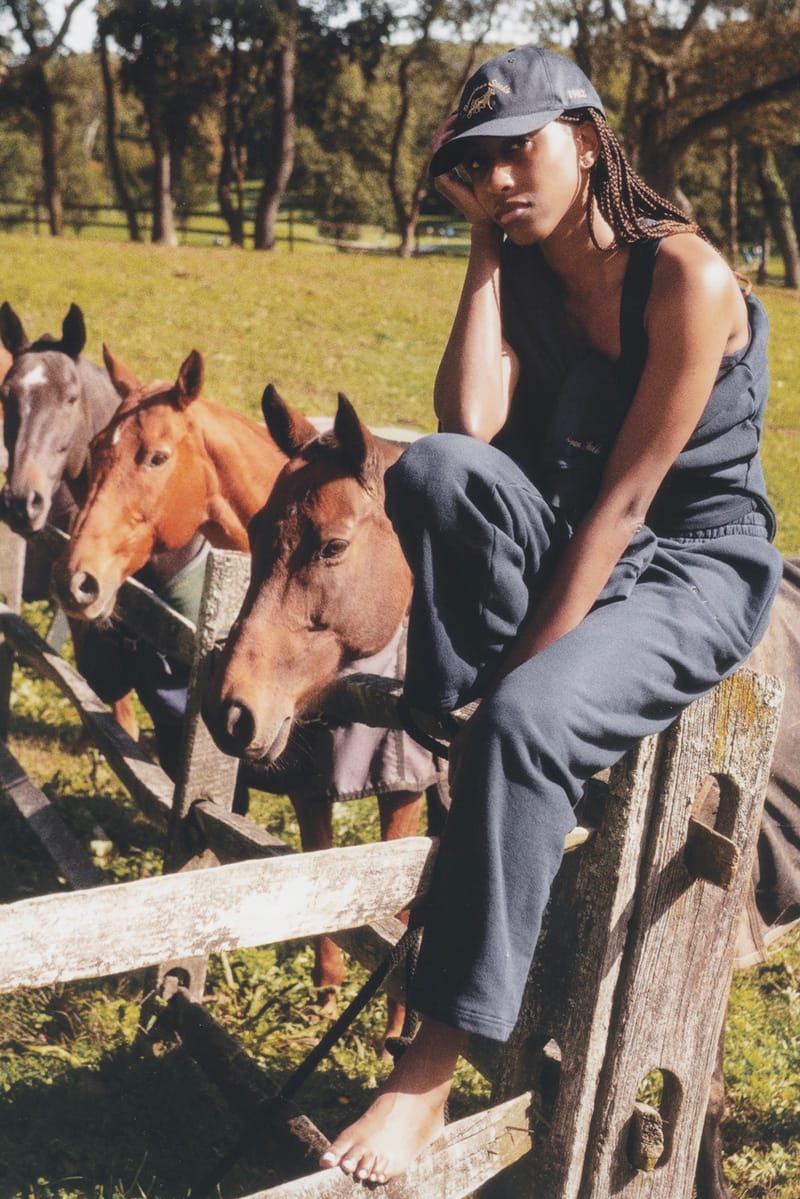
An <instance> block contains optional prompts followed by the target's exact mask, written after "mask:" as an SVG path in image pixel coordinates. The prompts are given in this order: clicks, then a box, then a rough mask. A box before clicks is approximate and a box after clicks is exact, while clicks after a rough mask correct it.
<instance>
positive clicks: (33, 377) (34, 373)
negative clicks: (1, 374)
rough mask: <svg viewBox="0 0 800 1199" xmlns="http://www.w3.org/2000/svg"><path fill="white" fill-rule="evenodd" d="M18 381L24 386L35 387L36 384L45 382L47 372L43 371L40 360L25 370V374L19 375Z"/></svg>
mask: <svg viewBox="0 0 800 1199" xmlns="http://www.w3.org/2000/svg"><path fill="white" fill-rule="evenodd" d="M19 382H20V383H21V384H23V385H24V386H25V387H37V386H38V385H40V384H43V383H46V382H47V372H46V371H45V369H44V367H43V366H42V364H41V362H37V363H36V365H35V366H32V367H31V369H30V370H29V371H26V372H25V374H24V375H22V376H21V378H20V380H19Z"/></svg>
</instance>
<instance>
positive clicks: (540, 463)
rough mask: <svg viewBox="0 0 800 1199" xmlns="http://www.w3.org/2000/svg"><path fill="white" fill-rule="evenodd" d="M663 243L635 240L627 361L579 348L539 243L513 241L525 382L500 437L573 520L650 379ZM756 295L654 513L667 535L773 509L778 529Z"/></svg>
mask: <svg viewBox="0 0 800 1199" xmlns="http://www.w3.org/2000/svg"><path fill="white" fill-rule="evenodd" d="M660 244H661V243H660V241H659V240H652V241H641V242H637V243H636V244H635V245H633V246H631V248H630V256H629V260H628V266H627V269H626V273H625V280H624V283H623V292H622V303H621V314H620V337H621V345H622V352H621V355H620V357H619V359H618V360H617V361H612V360H611V359H608V358H606V357H604V356H603V355H602V354H599V353H597V352H596V351H594V350H589V351H586V350H585V349H581V348H579V347H576V345H575V338H574V336H573V334H572V332H571V330H570V328H569V325H568V322H567V318H566V314H565V312H564V304H563V299H562V295H561V288H560V284H559V281H558V279H557V278H556V276H555V275H554V274H553V273H552V271H550V269H549V267H548V266H547V264H546V263H545V261H544V259H543V258H542V255H541V253H540V251H539V250H538V248H537V247H535V246H525V247H519V246H514V245H513V244H512V243H510V242H506V243H505V245H504V249H503V261H502V288H501V294H502V314H503V331H504V334H505V337H506V340H507V341H508V343H509V345H510V346H511V347H512V349H513V350H514V352H515V353H516V354H517V356H518V358H519V362H520V378H519V382H518V385H517V388H516V391H515V393H514V397H513V400H512V404H511V410H510V412H509V416H508V420H507V421H506V424H505V425H504V427H503V428H502V429H501V430H500V432H499V433H498V434H497V436H496V437H495V438H494V442H493V444H495V445H496V446H497V447H498V448H500V449H502V450H504V451H505V452H506V453H508V454H509V456H510V457H512V458H514V459H515V461H517V462H518V463H519V464H520V466H521V467H522V468H523V470H525V472H526V473H527V474H528V475H529V477H530V478H531V479H532V480H533V481H534V482H535V483H536V484H537V486H538V487H539V488H540V490H541V491H542V494H543V495H544V496H545V498H546V499H548V500H549V501H550V503H552V504H553V506H554V507H555V508H557V509H559V510H560V511H561V513H562V515H563V516H564V518H565V519H566V520H567V521H568V523H569V524H570V525H572V526H574V525H575V524H576V523H577V521H579V520H580V518H581V516H582V515H583V514H584V513H585V512H586V510H587V508H588V507H589V506H590V505H591V504H592V503H593V501H594V498H595V497H596V495H597V491H598V488H599V485H600V480H601V477H602V473H603V469H604V466H605V462H606V460H607V458H608V454H609V452H610V450H611V447H612V445H613V443H614V440H615V438H616V436H617V433H618V432H619V429H620V427H621V425H622V422H623V421H624V419H625V416H626V414H627V411H628V408H629V406H630V403H631V400H632V399H633V395H634V393H635V391H636V388H637V386H638V384H639V380H640V378H641V374H642V370H643V367H644V362H645V359H646V357H647V334H646V332H645V328H644V310H645V306H646V304H647V299H648V297H649V295H650V287H651V283H652V277H653V267H654V264H655V259H656V255H657V254H658V249H659V246H660ZM746 303H747V309H748V320H749V328H750V338H749V341H748V344H747V345H746V346H745V347H744V348H743V349H742V350H739V351H737V352H736V353H735V354H731V355H726V356H725V357H724V358H723V359H722V362H721V363H720V368H719V371H718V373H717V378H716V381H715V383H714V387H713V389H712V391H711V395H710V396H709V398H708V402H707V404H706V406H705V409H704V410H703V414H702V416H701V417H700V420H699V421H698V424H697V426H696V428H695V430H694V432H693V434H692V436H691V437H690V439H689V441H688V442H687V444H686V446H685V447H684V449H683V450H682V451H681V453H680V454H679V455H678V457H677V459H676V460H675V462H674V464H673V466H672V467H671V468H670V470H669V472H668V473H667V475H666V478H665V479H664V481H663V483H662V484H661V486H660V488H659V489H658V492H657V493H656V496H655V499H654V501H653V504H652V506H651V508H650V511H649V513H648V518H647V524H648V525H649V527H650V528H651V529H652V530H653V531H654V532H655V533H657V534H658V535H659V536H680V535H681V534H682V533H684V532H699V531H701V530H703V529H714V528H719V527H721V526H723V525H729V524H736V523H737V522H739V521H741V520H742V519H743V518H744V517H746V516H747V515H748V514H749V513H751V512H755V511H759V512H761V513H763V515H764V517H765V519H766V522H767V527H768V530H769V533H770V536H771V537H772V536H774V533H775V516H774V513H773V511H772V508H771V507H770V504H769V502H768V500H767V495H766V486H765V483H764V475H763V471H762V468H761V460H760V456H759V446H760V441H761V431H762V427H763V420H764V409H765V406H766V402H767V394H768V373H767V357H766V345H767V334H768V323H767V316H766V313H765V311H764V309H763V307H762V305H761V303H760V302H759V300H758V299H757V298H756V297H755V296H752V295H751V296H748V297H747V299H746Z"/></svg>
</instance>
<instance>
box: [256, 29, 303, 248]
mask: <svg viewBox="0 0 800 1199" xmlns="http://www.w3.org/2000/svg"><path fill="white" fill-rule="evenodd" d="M296 71H297V14H296V6H293V7H292V12H291V13H290V16H289V18H288V20H287V27H286V36H285V39H284V43H283V47H282V49H281V51H280V54H279V57H278V76H277V81H276V83H277V87H276V96H275V169H274V170H273V171H272V172H270V173H269V174H270V177H268V178H266V179H265V180H264V185H263V187H262V188H261V194H260V195H259V197H258V209H257V211H256V227H255V235H254V240H255V248H256V249H257V250H274V249H275V247H276V245H277V241H278V239H277V233H276V225H277V220H278V209H279V208H280V203H281V200H282V198H283V194H284V192H285V191H286V188H287V187H288V184H289V179H290V178H291V174H292V171H293V169H294V152H295V128H296V119H295V112H294V90H295V75H296Z"/></svg>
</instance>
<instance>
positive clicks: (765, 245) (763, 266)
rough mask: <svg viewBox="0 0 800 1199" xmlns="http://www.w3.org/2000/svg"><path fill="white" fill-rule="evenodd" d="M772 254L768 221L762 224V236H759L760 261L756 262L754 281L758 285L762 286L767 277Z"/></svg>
mask: <svg viewBox="0 0 800 1199" xmlns="http://www.w3.org/2000/svg"><path fill="white" fill-rule="evenodd" d="M771 256H772V237H771V235H770V231H769V223H767V224H765V226H764V236H763V237H762V238H761V261H760V262H759V264H758V274H757V275H756V283H757V284H758V285H759V287H763V286H764V284H765V283H766V282H767V280H768V279H769V260H770V258H771Z"/></svg>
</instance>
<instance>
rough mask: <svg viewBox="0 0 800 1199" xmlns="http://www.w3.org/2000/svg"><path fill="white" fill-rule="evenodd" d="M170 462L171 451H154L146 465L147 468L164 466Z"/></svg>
mask: <svg viewBox="0 0 800 1199" xmlns="http://www.w3.org/2000/svg"><path fill="white" fill-rule="evenodd" d="M168 461H169V450H153V452H152V454H151V455H150V456H149V458H148V459H147V462H146V463H145V465H146V466H163V465H164V463H165V462H168Z"/></svg>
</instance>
